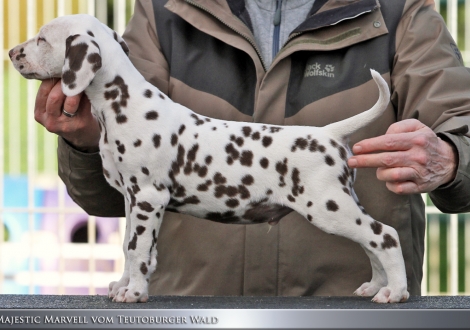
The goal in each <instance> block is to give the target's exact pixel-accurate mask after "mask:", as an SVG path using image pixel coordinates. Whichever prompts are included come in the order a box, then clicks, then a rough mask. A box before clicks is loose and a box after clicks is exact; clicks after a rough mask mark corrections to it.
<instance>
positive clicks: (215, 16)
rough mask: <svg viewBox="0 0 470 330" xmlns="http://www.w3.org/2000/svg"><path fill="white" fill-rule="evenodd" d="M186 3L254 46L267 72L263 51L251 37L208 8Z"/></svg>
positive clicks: (192, 2) (186, 0)
mask: <svg viewBox="0 0 470 330" xmlns="http://www.w3.org/2000/svg"><path fill="white" fill-rule="evenodd" d="M185 2H186V3H188V4H190V5H192V6H194V7H196V8H199V9H201V10H203V11H205V12H206V13H208V14H209V15H211V16H212V17H214V18H216V19H217V20H218V21H219V22H220V23H222V24H223V25H225V26H226V27H228V28H229V29H231V30H232V31H234V32H235V33H237V34H238V35H240V36H242V37H243V38H244V39H245V40H246V41H248V42H249V43H250V45H251V46H253V48H254V49H255V51H256V54H257V55H258V58H259V59H260V61H261V65H262V66H263V69H264V72H267V71H268V70H267V67H266V64H265V63H264V60H263V57H262V56H261V51H260V50H259V49H258V46H257V45H256V43H255V42H254V41H253V40H252V39H251V38H250V37H249V36H247V35H246V34H244V33H243V32H240V31H239V30H237V29H236V28H234V27H233V26H231V25H230V24H228V23H227V22H225V21H223V20H222V19H221V18H219V17H218V16H217V15H215V14H214V13H213V12H212V11H211V10H209V9H207V8H206V7H204V6H201V5H200V4H198V3H195V2H194V1H192V0H185Z"/></svg>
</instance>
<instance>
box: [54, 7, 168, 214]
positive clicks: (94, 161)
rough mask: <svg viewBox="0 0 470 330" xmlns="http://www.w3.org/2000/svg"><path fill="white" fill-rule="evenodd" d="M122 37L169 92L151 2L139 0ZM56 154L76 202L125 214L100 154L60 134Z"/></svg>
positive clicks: (92, 210)
mask: <svg viewBox="0 0 470 330" xmlns="http://www.w3.org/2000/svg"><path fill="white" fill-rule="evenodd" d="M123 38H124V40H125V41H126V43H127V45H128V46H129V50H130V54H129V58H130V60H131V61H132V63H133V64H134V66H135V67H136V68H137V69H138V70H139V72H140V73H141V74H142V75H143V76H144V77H145V79H146V80H147V81H149V82H150V83H152V84H153V85H155V86H157V87H158V88H159V89H160V90H161V91H162V92H164V93H167V92H168V79H169V74H168V64H167V63H166V60H165V58H164V56H163V55H162V53H161V51H160V48H159V43H158V39H157V36H156V25H155V18H154V13H153V6H152V1H150V0H141V1H136V3H135V10H134V15H133V16H132V18H131V20H130V21H129V23H128V25H127V28H126V31H125V33H124V35H123ZM57 153H58V163H59V177H60V178H61V179H62V181H63V182H64V183H65V186H66V188H67V192H68V193H69V195H70V197H71V198H72V199H73V200H74V201H75V203H77V204H78V205H79V206H80V207H81V208H83V210H85V212H87V213H88V214H90V215H96V216H103V217H115V216H124V215H125V210H124V198H123V196H122V195H121V194H120V193H119V192H118V191H117V190H115V189H114V188H112V187H111V186H110V185H109V184H108V182H107V181H106V179H105V177H104V175H103V167H102V166H103V165H102V162H101V157H100V155H99V153H83V152H80V151H78V150H76V149H74V148H73V147H72V146H71V145H70V144H68V143H67V142H66V141H65V140H64V139H63V138H61V137H59V143H58V152H57Z"/></svg>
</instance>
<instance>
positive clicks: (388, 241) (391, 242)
mask: <svg viewBox="0 0 470 330" xmlns="http://www.w3.org/2000/svg"><path fill="white" fill-rule="evenodd" d="M397 246H398V243H397V241H396V240H395V239H394V238H393V237H392V236H390V235H389V234H385V235H384V241H383V243H382V249H391V248H392V247H397Z"/></svg>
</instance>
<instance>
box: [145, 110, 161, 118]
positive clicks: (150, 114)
mask: <svg viewBox="0 0 470 330" xmlns="http://www.w3.org/2000/svg"><path fill="white" fill-rule="evenodd" d="M145 119H147V120H157V119H158V112H156V111H155V110H151V111H149V112H147V113H146V114H145Z"/></svg>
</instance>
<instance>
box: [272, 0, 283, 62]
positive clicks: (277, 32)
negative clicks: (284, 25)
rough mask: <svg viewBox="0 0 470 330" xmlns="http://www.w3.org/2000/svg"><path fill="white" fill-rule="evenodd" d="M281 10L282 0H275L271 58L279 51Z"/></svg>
mask: <svg viewBox="0 0 470 330" xmlns="http://www.w3.org/2000/svg"><path fill="white" fill-rule="evenodd" d="M281 10H282V0H277V1H276V12H275V13H274V19H273V24H274V33H273V49H272V59H273V60H274V58H275V57H276V55H277V53H278V52H279V43H280V40H281Z"/></svg>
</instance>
